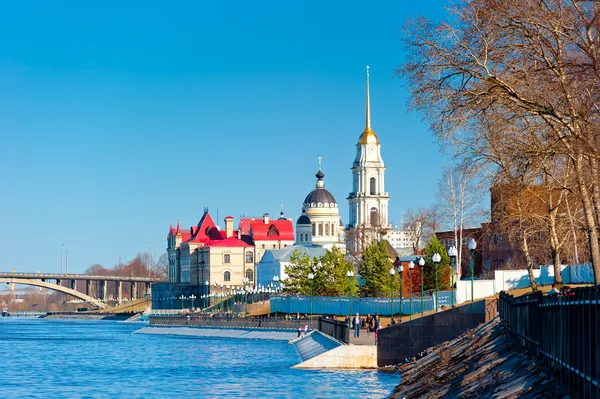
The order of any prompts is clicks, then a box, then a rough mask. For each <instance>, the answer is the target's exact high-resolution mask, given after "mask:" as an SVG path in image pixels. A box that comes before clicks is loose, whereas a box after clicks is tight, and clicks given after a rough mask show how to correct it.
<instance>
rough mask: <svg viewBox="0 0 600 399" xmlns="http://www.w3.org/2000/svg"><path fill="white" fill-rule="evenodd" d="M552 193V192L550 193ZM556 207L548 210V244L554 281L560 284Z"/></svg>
mask: <svg viewBox="0 0 600 399" xmlns="http://www.w3.org/2000/svg"><path fill="white" fill-rule="evenodd" d="M550 195H552V193H551V194H550ZM556 213H557V209H553V210H552V211H550V246H551V248H552V263H553V265H554V282H556V284H562V283H563V281H562V274H561V268H560V266H561V264H560V263H561V262H560V240H559V239H558V234H556Z"/></svg>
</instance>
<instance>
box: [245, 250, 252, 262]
mask: <svg viewBox="0 0 600 399" xmlns="http://www.w3.org/2000/svg"><path fill="white" fill-rule="evenodd" d="M252 262H254V254H253V253H252V251H246V263H252Z"/></svg>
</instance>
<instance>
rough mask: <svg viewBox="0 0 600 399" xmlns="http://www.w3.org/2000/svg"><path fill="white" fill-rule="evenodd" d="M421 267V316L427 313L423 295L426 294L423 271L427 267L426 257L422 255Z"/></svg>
mask: <svg viewBox="0 0 600 399" xmlns="http://www.w3.org/2000/svg"><path fill="white" fill-rule="evenodd" d="M419 267H421V316H423V315H424V314H425V308H424V307H423V297H424V296H425V292H424V291H423V271H424V269H425V259H423V257H421V259H419Z"/></svg>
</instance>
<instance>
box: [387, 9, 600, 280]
mask: <svg viewBox="0 0 600 399" xmlns="http://www.w3.org/2000/svg"><path fill="white" fill-rule="evenodd" d="M449 10H450V15H449V17H448V19H447V20H446V21H444V22H442V23H439V24H435V23H432V22H431V21H429V20H427V19H425V18H417V19H415V20H413V21H411V22H409V23H408V24H407V25H406V30H405V32H404V35H403V40H404V43H405V45H406V47H407V54H409V56H408V58H407V60H406V62H405V63H404V65H402V66H401V67H400V68H399V70H398V72H399V74H400V75H402V77H404V78H405V79H406V80H407V81H408V84H409V86H410V88H411V90H412V99H411V104H413V106H414V108H416V109H417V110H419V111H420V112H422V113H423V115H424V116H425V118H426V119H428V120H429V121H430V122H431V127H432V129H433V130H434V131H435V133H436V135H437V137H438V138H439V139H440V140H441V141H442V143H443V145H444V146H446V147H450V148H453V149H454V154H455V155H456V156H457V157H460V158H463V159H469V160H471V161H473V160H477V161H479V162H489V163H491V164H494V165H495V166H496V167H497V168H498V169H500V170H502V168H503V165H502V162H499V161H498V155H499V154H508V151H509V149H510V148H511V147H516V150H517V151H518V152H514V153H513V156H512V158H513V159H515V158H520V159H521V160H522V161H523V162H524V163H526V162H527V160H528V159H532V158H535V159H538V158H539V157H540V156H541V155H545V156H564V157H566V159H567V160H568V162H569V163H570V164H571V167H572V170H573V178H574V181H575V183H576V189H577V196H578V197H579V198H580V201H581V208H582V210H583V217H584V220H585V227H586V235H587V236H588V237H589V250H590V256H591V259H592V263H593V268H594V277H595V283H596V284H600V245H599V241H598V238H599V236H598V234H599V233H598V225H599V222H600V147H599V146H598V139H599V138H600V128H599V127H600V112H599V110H600V108H599V105H598V104H599V98H598V97H599V90H600V84H599V83H600V51H598V49H599V48H600V33H599V29H598V20H599V18H600V4H599V3H598V2H595V1H566V0H465V1H463V2H460V3H457V5H455V6H453V7H451V8H450V9H449ZM494 122H500V124H501V126H502V127H506V126H507V125H509V124H510V125H511V126H512V128H511V129H505V130H504V131H500V130H499V129H496V131H495V132H496V133H497V134H498V136H499V137H492V139H491V140H490V137H489V136H486V135H485V134H482V129H481V126H482V125H486V124H488V125H493V123H494ZM486 130H487V131H488V132H492V131H493V130H490V129H486ZM499 138H503V139H502V140H498V139H499ZM494 144H496V145H497V146H496V145H494ZM526 148H529V150H526ZM511 173H512V172H511Z"/></svg>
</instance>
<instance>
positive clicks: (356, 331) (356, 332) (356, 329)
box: [354, 312, 360, 338]
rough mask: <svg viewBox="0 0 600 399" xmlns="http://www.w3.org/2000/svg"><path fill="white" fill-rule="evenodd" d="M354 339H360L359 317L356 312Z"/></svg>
mask: <svg viewBox="0 0 600 399" xmlns="http://www.w3.org/2000/svg"><path fill="white" fill-rule="evenodd" d="M354 337H355V338H358V337H360V316H359V315H358V312H356V316H355V317H354Z"/></svg>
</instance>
